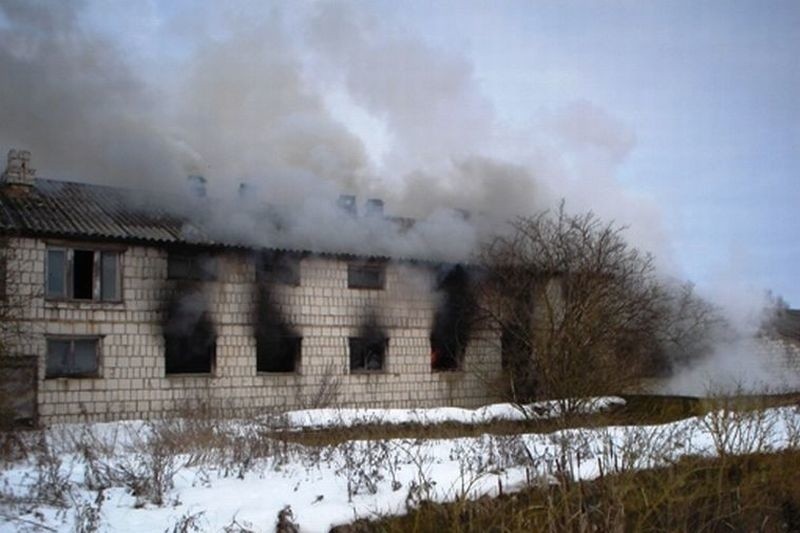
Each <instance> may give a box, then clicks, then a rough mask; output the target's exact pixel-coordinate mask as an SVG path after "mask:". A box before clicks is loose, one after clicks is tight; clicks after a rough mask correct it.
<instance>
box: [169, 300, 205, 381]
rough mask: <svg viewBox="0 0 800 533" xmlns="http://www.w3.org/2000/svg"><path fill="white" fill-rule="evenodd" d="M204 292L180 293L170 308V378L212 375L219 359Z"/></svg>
mask: <svg viewBox="0 0 800 533" xmlns="http://www.w3.org/2000/svg"><path fill="white" fill-rule="evenodd" d="M207 308H208V302H207V301H206V300H205V297H204V296H203V294H202V293H201V292H199V291H198V292H192V291H186V292H181V291H179V292H178V294H176V295H175V297H174V299H173V301H172V302H171V303H170V305H169V306H168V308H167V311H166V316H165V324H164V368H165V370H166V373H167V374H210V373H212V372H213V371H214V365H215V363H216V356H217V336H216V333H215V330H214V323H213V321H212V320H211V314H210V312H209V311H208V309H207Z"/></svg>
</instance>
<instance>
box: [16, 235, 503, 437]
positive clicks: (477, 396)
mask: <svg viewBox="0 0 800 533" xmlns="http://www.w3.org/2000/svg"><path fill="white" fill-rule="evenodd" d="M76 244H80V243H76ZM90 246H91V245H90ZM8 249H9V251H10V254H9V257H8V259H7V276H6V281H7V285H8V287H7V293H8V294H9V295H14V296H15V297H19V298H21V301H23V302H24V305H23V310H22V311H21V312H20V318H21V320H22V324H23V329H24V334H23V335H21V336H20V337H19V338H18V339H17V341H16V343H15V345H14V347H13V349H12V350H10V352H11V353H13V354H20V355H34V356H36V357H37V361H38V366H39V372H38V376H39V377H38V383H37V390H38V393H37V409H38V414H39V421H40V422H41V423H43V424H50V423H54V422H69V421H81V420H114V419H129V418H151V417H159V416H165V415H169V414H173V413H179V412H181V411H182V410H184V409H186V408H188V407H191V406H192V405H194V406H196V405H203V406H207V407H209V408H211V409H212V410H218V411H221V412H224V413H228V414H230V415H233V416H252V415H255V414H258V413H264V412H268V411H273V410H276V409H294V408H302V407H309V406H313V405H314V404H315V403H318V400H319V396H320V393H321V392H323V389H324V388H325V384H326V383H327V384H330V385H331V387H330V390H333V391H334V392H335V395H334V396H333V398H332V399H333V403H334V405H338V406H347V407H429V406H439V405H448V406H463V407H472V406H477V405H480V404H483V403H487V402H490V401H494V400H496V399H497V398H496V397H495V396H494V395H493V390H494V389H493V387H492V386H491V383H496V381H497V378H498V376H499V375H500V372H501V371H500V366H501V362H500V359H501V357H500V347H499V339H498V337H497V335H496V334H495V333H494V332H491V331H488V330H484V331H476V332H474V334H473V338H472V340H471V341H470V343H469V345H468V348H467V351H466V355H465V359H464V365H463V368H462V369H461V370H459V371H455V372H432V371H431V364H430V357H431V355H430V351H431V350H430V341H429V335H430V331H431V323H432V320H433V316H434V312H435V309H436V306H437V298H438V297H439V295H438V294H437V293H436V292H435V291H433V290H432V286H433V275H434V274H433V272H432V269H431V267H429V266H426V265H423V264H417V263H410V262H390V263H389V264H388V265H387V270H386V282H385V288H384V289H382V290H369V289H368V290H364V289H349V288H348V284H347V275H348V273H347V266H348V260H347V258H342V257H335V256H315V255H307V256H305V257H303V259H302V261H301V263H300V279H301V281H300V284H299V286H278V287H276V288H275V291H274V299H275V303H276V307H277V308H278V310H279V311H280V313H281V314H282V315H283V317H284V318H285V319H286V321H287V322H288V323H290V324H291V325H292V326H293V328H294V329H295V330H296V331H298V332H299V334H300V335H301V336H302V339H303V340H302V356H301V360H300V363H299V368H298V370H297V371H296V372H293V373H287V374H267V373H259V372H257V371H256V341H255V337H254V323H255V314H254V305H255V302H256V298H257V296H256V295H257V290H256V272H255V266H254V261H253V260H252V257H251V256H250V255H249V254H248V253H247V252H244V251H236V250H230V249H229V250H226V251H224V252H220V253H219V258H218V262H219V269H218V277H217V279H216V281H205V282H198V283H199V286H201V287H202V290H203V292H204V294H205V296H206V298H207V299H208V301H209V303H210V313H211V316H212V319H213V323H214V325H215V329H216V334H217V343H216V365H215V368H214V370H213V372H212V373H210V374H203V375H169V376H168V375H166V372H165V359H164V357H165V356H164V349H165V348H164V345H165V343H164V336H163V329H162V325H161V324H162V321H163V314H164V304H165V301H167V299H168V298H169V296H170V294H171V293H172V291H173V290H174V288H175V283H176V282H174V281H171V280H168V279H167V251H166V250H165V249H163V248H159V247H149V246H139V245H135V246H134V245H131V246H127V247H126V248H124V252H123V253H122V255H121V272H122V276H121V280H122V296H123V298H122V301H121V302H119V303H114V302H98V301H52V300H48V299H46V298H45V297H44V278H45V259H46V249H47V245H46V243H45V241H43V240H41V239H33V238H14V239H10V240H9V247H8ZM369 318H374V319H375V320H376V321H377V323H378V324H379V325H380V326H381V328H382V329H383V330H384V331H385V333H386V335H387V336H388V338H389V342H388V349H387V352H386V356H385V363H384V368H383V371H380V372H374V373H354V372H351V371H350V368H349V354H348V351H349V350H348V337H350V336H356V335H358V331H359V328H361V327H362V325H363V324H364V321H365V320H367V319H369ZM76 336H78V337H80V336H85V337H98V338H99V339H100V343H99V346H100V355H99V372H98V377H81V378H77V377H70V378H65V377H59V378H47V379H46V378H45V356H46V351H47V338H48V337H49V338H62V337H63V338H71V337H76Z"/></svg>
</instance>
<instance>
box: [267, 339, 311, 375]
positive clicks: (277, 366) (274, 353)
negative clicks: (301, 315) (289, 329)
mask: <svg viewBox="0 0 800 533" xmlns="http://www.w3.org/2000/svg"><path fill="white" fill-rule="evenodd" d="M302 341H303V339H302V338H300V337H272V338H260V339H258V340H257V343H256V344H257V346H256V370H257V371H258V372H296V371H297V369H298V366H299V363H300V347H301V346H302Z"/></svg>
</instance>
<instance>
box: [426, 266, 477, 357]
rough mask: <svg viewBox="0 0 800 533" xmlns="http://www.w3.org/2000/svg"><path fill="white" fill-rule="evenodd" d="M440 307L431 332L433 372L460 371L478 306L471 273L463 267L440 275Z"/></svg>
mask: <svg viewBox="0 0 800 533" xmlns="http://www.w3.org/2000/svg"><path fill="white" fill-rule="evenodd" d="M439 278H440V280H439V283H438V287H437V291H438V292H439V293H441V295H442V298H441V303H440V304H439V308H438V309H437V310H436V313H435V314H434V317H433V327H432V329H431V336H430V341H431V370H434V371H447V370H459V369H460V368H461V366H462V364H463V362H464V354H465V353H466V350H467V344H468V343H469V340H470V336H471V333H472V322H473V320H474V316H475V311H476V303H475V299H474V297H473V294H472V287H471V285H470V280H469V273H468V272H467V270H466V269H465V268H464V267H462V266H461V265H456V266H455V267H452V268H450V269H442V270H441V271H440V272H439Z"/></svg>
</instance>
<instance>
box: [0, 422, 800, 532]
mask: <svg viewBox="0 0 800 533" xmlns="http://www.w3.org/2000/svg"><path fill="white" fill-rule="evenodd" d="M496 409H497V410H498V412H505V411H504V408H499V407H498V408H496ZM485 412H486V413H492V412H493V411H492V410H491V409H487V410H485ZM417 413H419V412H417ZM448 413H449V411H447V410H445V411H442V412H440V413H435V412H428V413H427V415H426V416H428V418H426V419H425V420H427V421H430V420H449V419H451V418H449V417H450V416H451V415H452V413H451V414H448ZM373 414H375V416H376V417H378V418H387V419H390V420H398V419H400V420H404V421H405V419H404V418H403V417H399V416H396V413H393V412H389V413H385V414H384V415H378V414H376V413H373ZM298 416H299V415H298ZM304 416H306V418H302V417H301V418H300V419H299V420H297V421H296V422H297V423H298V424H299V425H304V424H310V423H311V422H309V421H311V420H314V421H315V422H319V421H320V420H321V419H320V418H319V417H316V418H315V415H311V414H310V413H308V412H306V414H305V415H304ZM415 416H418V414H417V415H415ZM457 416H460V415H457ZM482 416H483V415H480V416H476V419H480V420H482V419H483V418H482ZM486 416H488V415H486ZM293 417H294V415H293V416H292V417H290V420H293V419H294V418H293ZM437 417H438V418H437ZM347 419H349V417H347V416H342V417H341V420H347ZM314 425H320V424H317V423H315V424H314ZM150 430H151V428H150V427H149V426H147V425H146V424H144V423H141V422H139V423H136V422H134V423H131V422H126V423H118V424H96V425H94V426H91V427H89V428H81V427H78V426H72V427H60V428H54V429H52V430H49V432H48V435H47V436H48V438H49V439H50V441H51V442H52V443H53V446H52V448H53V450H55V452H54V456H53V458H51V459H46V458H45V459H42V458H40V459H38V463H39V465H38V467H37V465H36V462H37V460H32V459H29V460H26V461H22V462H17V463H12V464H6V465H4V471H3V473H2V484H3V485H2V491H3V501H6V502H7V501H8V499H9V497H10V495H12V494H13V495H15V496H16V497H17V499H18V500H21V501H20V502H19V503H18V504H17V505H16V506H12V507H8V504H5V505H6V509H5V510H3V512H2V513H0V515H1V516H0V520H3V519H4V518H2V517H10V516H16V518H15V519H13V520H11V519H8V518H5V520H6V521H5V522H0V531H20V530H26V528H27V530H29V531H37V529H36V527H37V526H35V525H34V524H41V525H43V526H45V527H46V528H50V530H56V531H71V530H72V529H73V526H74V524H75V521H76V516H77V515H81V516H83V517H84V520H86V517H87V516H89V515H90V514H91V513H92V512H96V511H99V512H97V513H96V514H97V518H98V520H99V522H100V528H99V529H100V530H101V531H119V532H124V531H131V532H134V531H135V532H140V531H148V532H150V531H152V532H161V531H171V530H172V527H173V525H174V524H175V523H176V522H178V521H179V520H180V519H181V518H182V517H186V516H191V515H195V519H196V523H197V525H198V527H199V530H200V531H223V530H224V528H225V527H226V526H229V525H231V524H232V523H233V522H234V520H235V521H236V522H237V523H238V524H240V525H242V526H245V527H247V528H249V529H251V530H254V531H273V530H274V527H275V522H276V517H277V515H278V513H279V511H281V510H282V509H284V508H285V507H286V506H291V508H292V511H293V513H294V517H295V520H296V522H298V523H299V524H300V526H301V530H302V531H312V532H313V531H328V529H329V528H330V527H331V526H332V525H335V524H341V523H346V522H349V521H352V520H353V519H354V518H357V517H369V516H374V515H378V514H387V513H390V514H392V513H395V514H396V513H403V512H404V511H405V510H406V509H407V506H409V505H414V504H416V503H417V502H418V501H420V500H421V499H434V500H439V501H443V500H451V499H454V498H456V497H458V496H460V495H464V494H467V495H469V496H470V497H476V496H478V495H480V494H495V493H497V491H498V490H499V488H500V486H501V485H502V488H503V490H505V491H509V490H514V489H515V488H520V487H522V486H524V485H525V484H526V483H547V482H549V481H550V480H551V479H552V476H553V473H554V472H555V469H556V464H557V463H558V462H559V461H560V460H561V459H563V458H567V459H568V461H567V464H566V465H565V466H564V468H565V469H566V470H567V471H568V472H569V473H571V474H572V475H573V476H575V477H580V478H584V479H590V478H593V477H595V476H597V475H598V473H599V471H600V469H601V468H602V469H603V471H605V472H613V471H615V470H622V469H631V468H648V467H652V466H656V465H659V464H664V463H665V462H666V461H670V460H674V459H676V458H678V457H681V456H683V455H686V454H697V455H714V454H717V453H719V452H720V451H723V452H725V453H736V454H740V453H749V452H754V451H773V450H778V449H782V448H786V447H788V446H797V445H798V441H800V410H798V408H796V407H784V408H773V409H767V410H764V411H756V412H753V413H750V414H737V413H731V412H725V411H720V412H717V413H711V414H709V415H706V416H704V417H699V418H691V419H686V420H682V421H679V422H675V423H671V424H665V425H659V426H616V427H605V428H591V429H570V430H563V431H557V432H553V433H550V434H525V435H513V436H498V435H482V436H479V437H468V438H455V439H429V440H417V439H393V440H385V441H363V440H362V441H348V442H344V443H342V444H338V445H334V446H328V447H322V448H319V447H318V448H311V447H305V446H302V445H298V444H286V443H280V445H275V446H274V447H272V448H270V450H271V452H270V453H269V454H267V456H265V457H261V458H253V456H252V455H250V454H249V453H248V450H251V449H252V448H248V447H246V446H244V445H243V447H242V449H241V450H238V451H237V449H236V447H235V446H234V447H233V449H231V450H227V451H224V452H222V453H220V454H218V455H215V454H213V453H209V454H202V453H200V452H197V451H194V452H192V453H185V454H183V455H180V456H178V457H176V458H175V459H174V463H172V464H173V465H174V468H175V471H174V478H173V481H174V486H173V487H172V488H171V489H170V490H169V491H168V492H167V493H166V496H165V502H164V504H163V505H162V506H157V505H154V504H153V503H152V502H148V501H146V499H143V498H141V497H140V498H136V497H134V496H133V495H132V494H131V491H130V490H129V489H127V488H125V487H123V486H112V487H110V488H107V489H105V490H104V491H103V494H102V497H101V498H98V492H97V491H96V490H90V489H89V488H88V487H87V485H91V483H92V481H94V482H95V483H97V479H99V478H100V477H101V476H98V474H97V469H96V468H95V469H94V470H93V469H92V468H90V467H89V466H88V464H89V461H88V460H87V458H86V455H85V454H81V453H78V451H79V449H80V446H77V447H76V446H75V445H74V442H81V441H83V442H87V441H92V440H99V441H101V442H103V443H105V444H106V445H107V447H108V448H109V450H107V451H108V452H109V456H108V457H106V458H105V459H102V458H101V459H100V460H99V463H97V464H105V465H106V466H109V467H110V469H111V470H113V471H114V472H118V473H119V472H126V471H127V472H130V471H137V468H138V469H140V470H139V471H140V472H145V473H146V472H148V470H147V466H146V465H147V464H149V463H152V462H153V461H152V460H153V456H154V453H155V452H152V451H150V452H148V451H147V448H146V446H143V445H142V444H141V443H142V442H145V441H146V439H142V436H143V435H146V434H147V433H148V431H150ZM218 432H219V434H220V435H223V434H224V435H227V436H229V437H235V438H234V439H233V442H238V443H245V442H249V441H248V439H252V438H254V436H256V435H258V424H257V423H245V422H238V423H237V422H231V421H228V422H221V423H220V424H219V428H218ZM140 439H141V440H140ZM261 441H263V439H261ZM137 442H139V445H138V446H137V445H136V443H137ZM262 443H263V442H262ZM112 448H116V449H115V450H112ZM84 449H85V448H84ZM97 449H98V450H100V449H102V447H101V446H97ZM156 455H157V454H156ZM59 462H60V464H59ZM54 463H55V466H54ZM562 464H563V463H562ZM95 467H96V465H95ZM43 473H44V475H43ZM48 476H50V478H52V477H53V476H56V477H58V476H63V477H64V478H66V479H68V480H69V483H67V484H66V485H68V486H69V487H70V490H69V491H68V493H67V494H66V495H62V496H63V498H64V501H65V502H66V505H67V507H65V508H59V507H55V506H50V505H47V504H43V503H41V499H42V498H43V495H42V494H41V493H42V487H46V486H47V480H48ZM47 494H49V493H47V492H46V491H45V495H47ZM34 495H38V496H39V497H40V499H39V500H36V498H33V496H34ZM98 502H99V503H98ZM38 530H44V531H46V530H47V529H38Z"/></svg>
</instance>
